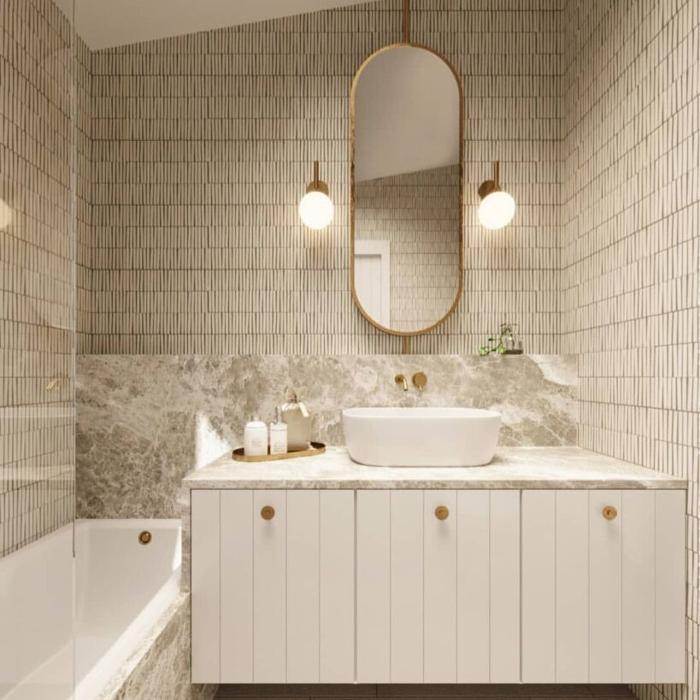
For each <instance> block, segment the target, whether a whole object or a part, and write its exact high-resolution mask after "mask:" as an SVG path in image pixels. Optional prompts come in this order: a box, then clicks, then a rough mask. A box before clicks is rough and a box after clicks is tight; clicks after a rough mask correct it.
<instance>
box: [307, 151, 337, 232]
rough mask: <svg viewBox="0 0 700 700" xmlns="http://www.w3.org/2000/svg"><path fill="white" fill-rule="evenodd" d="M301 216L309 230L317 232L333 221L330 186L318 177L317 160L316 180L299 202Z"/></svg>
mask: <svg viewBox="0 0 700 700" xmlns="http://www.w3.org/2000/svg"><path fill="white" fill-rule="evenodd" d="M299 216H300V217H301V220H302V221H303V222H304V223H305V224H306V225H307V226H308V227H309V228H312V229H315V230H317V231H318V230H320V229H322V228H326V226H328V224H330V223H331V221H332V220H333V202H332V201H331V198H330V197H329V196H328V185H327V184H326V183H325V182H324V181H323V180H321V179H319V177H318V161H317V160H315V161H314V179H313V180H312V181H311V182H310V183H309V186H308V187H307V188H306V194H305V195H304V196H303V197H302V199H301V202H299Z"/></svg>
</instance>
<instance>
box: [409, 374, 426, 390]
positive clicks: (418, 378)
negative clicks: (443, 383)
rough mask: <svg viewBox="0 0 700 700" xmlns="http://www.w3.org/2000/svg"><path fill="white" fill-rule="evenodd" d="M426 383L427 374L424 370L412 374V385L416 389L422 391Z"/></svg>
mask: <svg viewBox="0 0 700 700" xmlns="http://www.w3.org/2000/svg"><path fill="white" fill-rule="evenodd" d="M427 385H428V376H427V375H426V374H425V372H416V373H415V374H414V375H413V386H414V387H416V389H418V391H423V389H425V387H426V386H427Z"/></svg>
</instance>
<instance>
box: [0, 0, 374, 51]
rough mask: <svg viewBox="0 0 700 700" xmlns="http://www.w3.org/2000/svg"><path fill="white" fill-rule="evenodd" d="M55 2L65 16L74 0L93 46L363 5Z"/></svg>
mask: <svg viewBox="0 0 700 700" xmlns="http://www.w3.org/2000/svg"><path fill="white" fill-rule="evenodd" d="M0 1H1V0H0ZM55 1H56V3H57V4H58V5H59V7H60V8H61V9H62V10H63V12H64V13H65V15H66V16H67V17H71V16H72V14H73V3H74V2H75V19H76V29H77V31H78V34H80V36H81V37H82V38H83V40H84V41H85V42H86V43H87V45H88V46H89V47H90V48H91V49H93V50H96V49H104V48H108V47H111V46H123V45H125V44H134V43H138V42H141V41H150V40H152V39H162V38H164V37H168V36H178V35H180V34H191V33H192V32H201V31H206V30H208V29H218V28H220V27H232V26H234V25H237V24H248V23H249V22H259V21H261V20H266V19H273V18H275V17H289V16H291V15H298V14H303V13H305V12H315V11H318V10H330V9H333V8H335V7H343V6H345V5H359V4H362V3H361V2H359V1H358V0H55ZM363 2H367V0H363Z"/></svg>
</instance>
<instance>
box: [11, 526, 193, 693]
mask: <svg viewBox="0 0 700 700" xmlns="http://www.w3.org/2000/svg"><path fill="white" fill-rule="evenodd" d="M144 530H147V531H149V532H150V533H151V534H152V540H151V542H150V543H149V544H147V545H143V544H140V542H139V533H141V532H142V531H144ZM71 545H72V528H70V527H68V528H64V529H63V530H61V531H59V532H57V533H54V534H52V535H50V536H48V537H45V538H43V539H41V540H39V541H38V542H35V543H34V544H32V545H30V546H29V547H25V548H24V549H22V550H20V552H17V553H16V554H15V555H10V557H6V558H5V559H2V560H0V620H2V624H0V698H3V700H39V699H40V700H68V699H69V698H71V697H75V698H76V700H96V698H99V697H100V696H101V695H102V693H103V690H104V689H105V688H106V687H107V686H108V685H109V683H110V680H111V679H112V678H113V677H114V676H115V674H117V672H119V671H123V668H124V665H125V662H126V661H127V659H129V658H131V657H132V656H133V655H134V654H135V653H136V652H137V651H138V650H139V648H140V647H142V642H143V640H144V639H146V638H147V637H148V636H149V633H150V631H151V630H152V629H153V627H154V625H155V623H156V621H157V620H158V618H160V617H161V615H162V614H163V613H164V612H165V611H166V609H168V608H169V607H170V606H171V605H172V604H173V603H174V602H175V601H176V600H177V599H178V597H179V593H180V549H181V542H180V521H179V520H82V521H78V522H77V523H76V527H75V559H74V560H73V559H71V557H70V553H71ZM73 577H74V579H75V586H74V590H75V601H74V608H75V615H72V609H73V606H72V605H71V603H72V602H73V597H72V594H71V591H72V590H73ZM71 619H72V620H73V636H71ZM6 621H7V622H8V623H9V624H7V625H6V624H5V622H6ZM73 683H75V695H74V696H73V695H72V694H71V687H72V685H73Z"/></svg>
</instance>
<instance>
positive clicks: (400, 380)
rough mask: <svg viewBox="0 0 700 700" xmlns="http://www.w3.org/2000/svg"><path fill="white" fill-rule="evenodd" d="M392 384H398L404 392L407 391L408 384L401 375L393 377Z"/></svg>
mask: <svg viewBox="0 0 700 700" xmlns="http://www.w3.org/2000/svg"><path fill="white" fill-rule="evenodd" d="M394 383H395V384H398V385H399V386H400V387H401V388H402V389H403V390H404V391H408V382H407V381H406V377H404V375H403V374H397V375H396V376H395V377H394Z"/></svg>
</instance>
